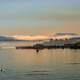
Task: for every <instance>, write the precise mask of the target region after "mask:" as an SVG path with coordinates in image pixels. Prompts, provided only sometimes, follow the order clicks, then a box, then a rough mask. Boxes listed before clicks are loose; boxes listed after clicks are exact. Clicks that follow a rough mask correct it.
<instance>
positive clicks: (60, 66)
mask: <svg viewBox="0 0 80 80" xmlns="http://www.w3.org/2000/svg"><path fill="white" fill-rule="evenodd" d="M0 67H2V68H3V69H5V70H6V71H5V72H0V80H80V50H70V49H64V50H63V49H53V50H41V51H40V52H39V53H36V51H35V50H16V49H15V48H4V49H0Z"/></svg>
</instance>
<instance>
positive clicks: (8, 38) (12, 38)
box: [0, 36, 16, 41]
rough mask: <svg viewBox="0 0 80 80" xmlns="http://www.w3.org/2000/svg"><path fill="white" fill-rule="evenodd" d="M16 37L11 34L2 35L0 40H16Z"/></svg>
mask: <svg viewBox="0 0 80 80" xmlns="http://www.w3.org/2000/svg"><path fill="white" fill-rule="evenodd" d="M15 40H16V39H15V38H14V37H10V36H0V41H15Z"/></svg>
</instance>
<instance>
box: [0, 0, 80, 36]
mask: <svg viewBox="0 0 80 80" xmlns="http://www.w3.org/2000/svg"><path fill="white" fill-rule="evenodd" d="M57 32H73V33H80V0H0V34H8V35H17V34H26V35H52V34H54V33H57Z"/></svg>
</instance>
